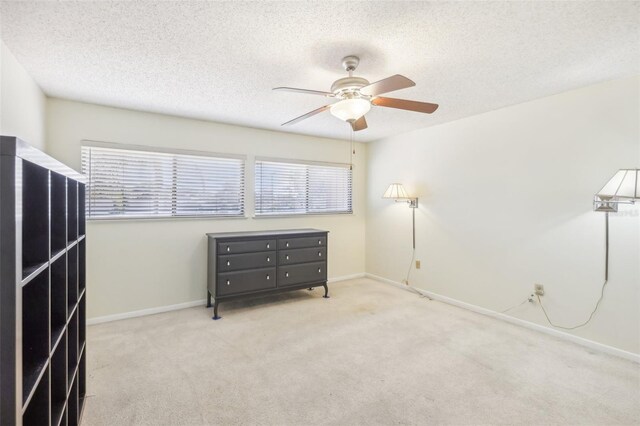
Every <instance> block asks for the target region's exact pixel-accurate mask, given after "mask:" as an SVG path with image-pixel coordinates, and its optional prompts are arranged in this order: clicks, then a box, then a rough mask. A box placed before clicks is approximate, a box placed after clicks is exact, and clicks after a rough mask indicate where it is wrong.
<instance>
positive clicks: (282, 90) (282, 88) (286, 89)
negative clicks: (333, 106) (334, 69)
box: [273, 87, 335, 98]
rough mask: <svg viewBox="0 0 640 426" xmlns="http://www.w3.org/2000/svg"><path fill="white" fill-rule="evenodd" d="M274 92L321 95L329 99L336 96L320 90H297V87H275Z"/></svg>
mask: <svg viewBox="0 0 640 426" xmlns="http://www.w3.org/2000/svg"><path fill="white" fill-rule="evenodd" d="M273 90H279V91H281V92H295V93H306V94H307V95H320V96H326V97H329V98H332V97H334V96H335V95H334V94H333V93H331V92H323V91H320V90H308V89H297V88H295V87H274V88H273Z"/></svg>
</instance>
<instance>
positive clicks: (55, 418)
mask: <svg viewBox="0 0 640 426" xmlns="http://www.w3.org/2000/svg"><path fill="white" fill-rule="evenodd" d="M50 368H51V424H53V425H57V424H59V423H60V421H59V420H60V418H61V417H62V415H63V411H64V405H65V403H66V401H67V389H68V387H67V334H66V332H65V333H64V334H63V335H62V339H61V340H60V343H59V344H58V346H56V348H55V350H54V351H53V356H52V357H51V367H50Z"/></svg>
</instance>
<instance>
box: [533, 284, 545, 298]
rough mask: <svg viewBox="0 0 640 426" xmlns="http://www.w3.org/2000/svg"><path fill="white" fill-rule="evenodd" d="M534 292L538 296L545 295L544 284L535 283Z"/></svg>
mask: <svg viewBox="0 0 640 426" xmlns="http://www.w3.org/2000/svg"><path fill="white" fill-rule="evenodd" d="M533 292H534V293H535V295H536V296H544V286H543V285H542V284H534V285H533Z"/></svg>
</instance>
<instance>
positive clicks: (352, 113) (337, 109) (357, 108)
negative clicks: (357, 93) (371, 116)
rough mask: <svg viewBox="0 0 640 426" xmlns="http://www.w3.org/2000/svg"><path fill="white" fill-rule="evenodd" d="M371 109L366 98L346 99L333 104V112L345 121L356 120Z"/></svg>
mask: <svg viewBox="0 0 640 426" xmlns="http://www.w3.org/2000/svg"><path fill="white" fill-rule="evenodd" d="M370 109H371V102H369V101H368V100H366V99H345V100H342V101H340V102H336V103H335V104H333V105H331V114H333V115H334V116H335V117H338V118H339V119H340V120H344V121H355V120H357V119H358V118H360V117H362V116H363V115H365V114H366V113H368V112H369V110H370Z"/></svg>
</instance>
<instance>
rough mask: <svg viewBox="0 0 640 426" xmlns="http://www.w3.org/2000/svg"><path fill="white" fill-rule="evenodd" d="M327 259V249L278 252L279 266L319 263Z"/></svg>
mask: <svg viewBox="0 0 640 426" xmlns="http://www.w3.org/2000/svg"><path fill="white" fill-rule="evenodd" d="M326 257H327V249H326V248H324V247H320V248H315V247H314V248H306V249H295V250H281V251H280V252H278V265H291V264H293V263H305V262H319V261H322V260H325V258H326Z"/></svg>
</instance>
